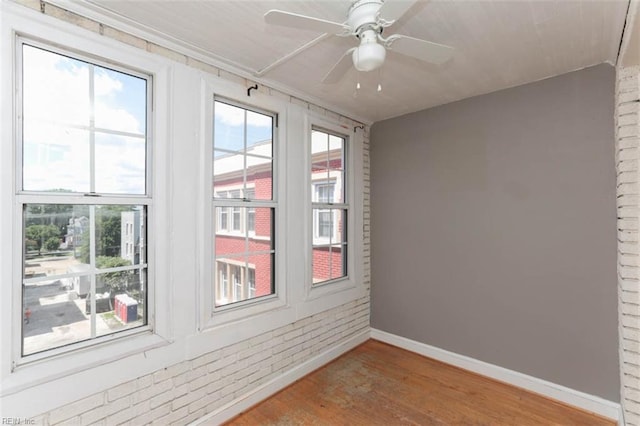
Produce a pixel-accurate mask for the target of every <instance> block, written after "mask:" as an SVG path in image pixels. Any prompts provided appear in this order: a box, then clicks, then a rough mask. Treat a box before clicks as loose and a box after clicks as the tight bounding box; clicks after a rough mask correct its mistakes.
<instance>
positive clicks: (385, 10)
mask: <svg viewBox="0 0 640 426" xmlns="http://www.w3.org/2000/svg"><path fill="white" fill-rule="evenodd" d="M415 2H416V0H384V3H382V6H380V17H381V18H382V19H384V20H385V21H387V22H392V21H396V20H398V19H400V18H401V17H402V15H404V14H405V13H406V12H407V10H409V9H410V8H411V6H413V5H414V3H415Z"/></svg>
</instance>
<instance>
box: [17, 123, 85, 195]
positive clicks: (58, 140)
mask: <svg viewBox="0 0 640 426" xmlns="http://www.w3.org/2000/svg"><path fill="white" fill-rule="evenodd" d="M89 143H90V132H89V131H86V130H78V129H73V128H69V127H64V126H58V125H55V124H50V123H42V122H39V121H36V120H30V119H27V118H25V120H24V131H23V171H22V175H23V182H22V185H23V188H24V190H25V191H66V192H69V191H71V192H89V190H90V179H91V171H90V166H89Z"/></svg>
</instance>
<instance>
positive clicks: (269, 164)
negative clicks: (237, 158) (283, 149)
mask: <svg viewBox="0 0 640 426" xmlns="http://www.w3.org/2000/svg"><path fill="white" fill-rule="evenodd" d="M272 182H273V161H272V160H269V159H265V158H261V157H255V156H252V155H247V186H250V187H252V188H253V198H254V199H255V200H271V199H272V198H273V189H272Z"/></svg>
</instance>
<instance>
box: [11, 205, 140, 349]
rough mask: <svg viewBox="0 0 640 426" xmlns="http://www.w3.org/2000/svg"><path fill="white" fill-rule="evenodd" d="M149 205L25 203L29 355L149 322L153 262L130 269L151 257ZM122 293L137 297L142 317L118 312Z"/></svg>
mask: <svg viewBox="0 0 640 426" xmlns="http://www.w3.org/2000/svg"><path fill="white" fill-rule="evenodd" d="M145 212H146V208H145V207H144V206H127V205H118V206H116V205H69V204H27V205H25V206H24V213H23V214H24V229H23V235H24V246H23V256H24V274H23V288H24V292H23V306H22V310H23V314H24V318H23V320H24V327H23V339H24V340H23V354H24V355H29V354H32V353H36V352H40V351H44V350H48V349H53V348H57V347H60V346H63V345H66V344H69V343H73V342H77V341H80V340H87V339H91V338H94V337H97V336H101V335H104V334H109V333H114V332H116V331H118V330H122V329H125V328H131V327H138V326H141V325H144V324H146V312H145V306H146V286H147V279H146V268H136V269H132V268H131V266H132V265H134V264H141V263H144V262H145V261H146V259H145V251H146V248H145V245H144V241H145V228H146V225H145V221H146V214H145ZM92 247H93V249H92ZM106 268H109V269H111V271H109V272H104V273H94V271H96V270H100V269H106ZM117 294H120V295H127V296H128V297H131V298H133V299H135V300H136V305H137V306H138V308H136V309H138V312H139V314H138V316H137V317H135V319H133V318H134V316H133V314H130V316H128V317H126V318H125V317H117V314H116V312H115V311H114V310H115V305H114V303H115V302H114V300H115V296H116V295H117ZM122 297H124V296H122ZM92 300H95V312H92ZM131 309H133V308H131ZM122 315H124V314H122Z"/></svg>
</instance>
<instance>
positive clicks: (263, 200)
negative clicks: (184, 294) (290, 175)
mask: <svg viewBox="0 0 640 426" xmlns="http://www.w3.org/2000/svg"><path fill="white" fill-rule="evenodd" d="M274 123H275V114H272V113H269V112H266V111H258V110H257V109H253V108H251V107H248V106H244V105H241V104H237V103H235V102H232V101H229V100H222V99H215V100H214V131H213V135H214V137H213V193H214V198H213V209H214V212H215V213H214V215H215V217H217V218H218V219H217V226H216V227H215V236H214V256H215V261H216V264H217V265H221V264H227V265H231V266H229V271H228V274H229V276H231V279H232V286H231V287H232V290H231V291H232V294H231V297H230V298H228V297H226V296H224V295H223V293H222V291H221V286H220V283H214V289H215V290H216V294H215V295H214V300H215V306H216V307H221V306H224V305H227V304H231V303H237V302H242V301H244V300H248V299H254V298H258V297H263V296H268V295H271V294H274V292H275V290H274V289H275V283H274V276H275V271H274V269H275V268H274V265H275V263H274V262H275V253H276V251H275V245H274V241H275V236H274V227H275V214H276V206H277V203H276V199H275V196H274V191H273V164H274V148H273V147H274V142H273V134H274ZM218 267H220V266H218ZM249 270H251V271H252V272H251V273H252V280H251V281H250V282H251V286H252V287H251V286H249V285H248V282H249V281H248V279H249V274H250V273H249ZM214 276H215V277H216V278H218V275H216V274H214ZM250 288H252V290H251V289H250Z"/></svg>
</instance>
